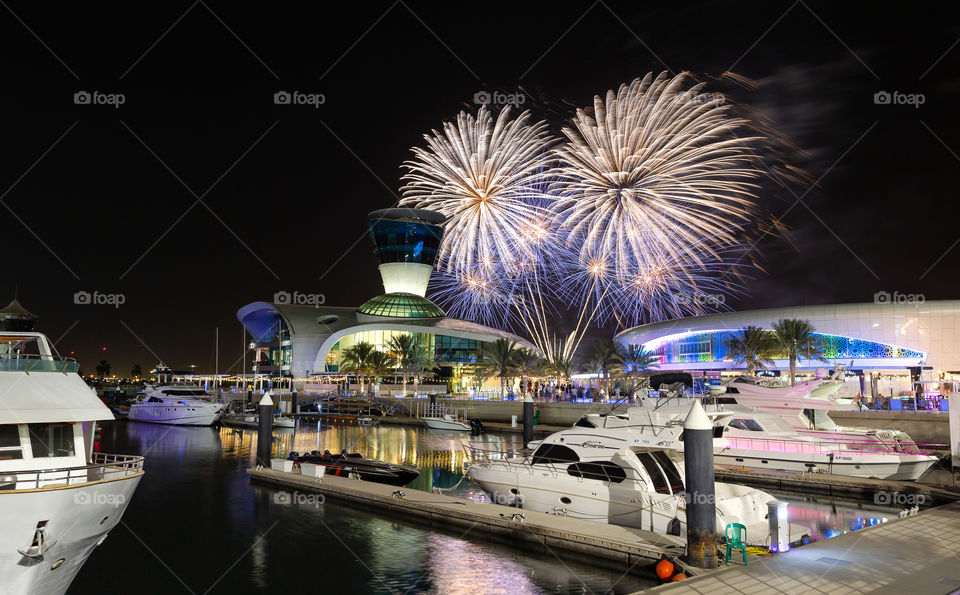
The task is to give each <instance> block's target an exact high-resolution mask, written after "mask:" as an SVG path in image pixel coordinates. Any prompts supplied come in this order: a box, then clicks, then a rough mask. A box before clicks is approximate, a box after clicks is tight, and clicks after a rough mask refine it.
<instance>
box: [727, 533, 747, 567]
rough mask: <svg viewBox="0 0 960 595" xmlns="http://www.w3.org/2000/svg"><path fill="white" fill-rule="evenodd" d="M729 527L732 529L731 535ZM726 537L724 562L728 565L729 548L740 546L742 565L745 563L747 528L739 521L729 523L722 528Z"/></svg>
mask: <svg viewBox="0 0 960 595" xmlns="http://www.w3.org/2000/svg"><path fill="white" fill-rule="evenodd" d="M731 529H732V530H733V531H732V533H733V535H731ZM724 533H725V534H726V537H727V558H726V564H727V566H729V565H730V550H731V549H732V548H740V551H742V552H743V565H744V566H746V565H747V528H746V527H744V526H743V525H741V524H740V523H730V524H729V525H727V528H726V529H725V530H724Z"/></svg>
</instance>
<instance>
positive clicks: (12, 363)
mask: <svg viewBox="0 0 960 595" xmlns="http://www.w3.org/2000/svg"><path fill="white" fill-rule="evenodd" d="M78 367H79V364H77V360H76V359H74V358H72V357H60V356H58V355H40V354H36V353H7V354H4V355H2V356H0V372H26V373H27V374H29V373H31V372H60V373H61V374H72V373H74V372H76V371H77V369H78Z"/></svg>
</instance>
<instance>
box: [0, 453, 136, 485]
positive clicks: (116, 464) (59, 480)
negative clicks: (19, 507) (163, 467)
mask: <svg viewBox="0 0 960 595" xmlns="http://www.w3.org/2000/svg"><path fill="white" fill-rule="evenodd" d="M142 472H143V457H140V456H134V455H113V454H105V453H101V452H95V453H93V461H92V464H91V465H85V466H83V467H63V468H59V469H31V470H29V471H3V472H0V491H14V490H36V489H42V488H46V487H50V486H62V485H69V486H77V485H82V484H85V483H92V482H95V481H106V480H113V479H122V478H124V477H129V476H133V475H138V474H140V473H142Z"/></svg>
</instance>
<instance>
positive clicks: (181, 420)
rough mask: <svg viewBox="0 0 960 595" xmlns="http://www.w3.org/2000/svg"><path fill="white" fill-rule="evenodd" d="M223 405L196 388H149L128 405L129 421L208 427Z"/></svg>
mask: <svg viewBox="0 0 960 595" xmlns="http://www.w3.org/2000/svg"><path fill="white" fill-rule="evenodd" d="M226 408H227V406H226V405H225V404H223V403H218V402H216V399H215V398H214V397H213V395H211V394H210V393H208V392H207V391H205V390H203V389H202V388H200V387H199V386H191V385H180V384H168V385H162V386H150V387H148V388H147V390H145V391H144V392H143V393H142V394H141V395H140V396H139V397H138V398H137V401H136V402H134V403H133V404H131V405H130V414H129V416H128V419H130V421H143V422H149V423H155V424H171V425H179V426H212V425H213V424H215V423H216V422H217V421H218V420H219V419H220V416H221V415H223V413H224V411H225V410H226Z"/></svg>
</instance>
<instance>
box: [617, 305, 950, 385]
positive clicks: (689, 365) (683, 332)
mask: <svg viewBox="0 0 960 595" xmlns="http://www.w3.org/2000/svg"><path fill="white" fill-rule="evenodd" d="M781 318H799V319H803V320H807V321H809V322H810V323H811V324H812V325H813V328H814V330H815V331H816V336H817V338H818V339H819V341H820V344H821V346H822V347H823V349H824V355H825V357H826V359H827V361H828V362H831V363H841V364H845V365H846V366H847V367H848V368H851V369H870V370H883V369H890V370H903V369H905V368H912V367H916V366H927V367H931V368H934V369H937V370H941V371H947V372H956V371H960V300H944V301H929V302H924V303H920V304H917V303H886V302H884V303H872V304H838V305H826V306H796V307H791V308H774V309H769V310H753V311H748V312H725V313H720V314H710V315H707V316H695V317H691V318H683V319H679V320H671V321H667V322H658V323H652V324H645V325H641V326H638V327H634V328H631V329H628V330H625V331H623V332H621V333H619V334H617V336H616V337H615V340H616V342H617V343H619V344H621V345H642V346H643V347H644V348H645V349H648V350H650V351H653V352H654V354H655V355H656V356H657V359H658V360H659V362H660V364H659V369H661V370H680V369H685V370H721V371H722V370H736V369H743V365H742V364H737V363H735V362H734V361H733V359H732V357H731V356H730V340H731V339H732V338H733V337H734V336H735V335H736V334H738V333H739V332H740V330H741V329H743V328H745V327H747V326H750V325H752V326H758V327H760V328H765V329H771V328H772V325H773V323H774V322H775V321H776V320H779V319H781ZM774 363H775V364H776V367H777V368H779V369H786V368H788V367H789V362H788V361H787V360H786V357H785V355H781V356H778V357H777V358H776V359H775V360H774ZM798 364H799V368H801V369H804V368H807V369H811V368H818V367H825V366H826V365H827V364H825V363H824V362H822V361H819V360H810V361H808V360H800V361H799V362H798Z"/></svg>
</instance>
